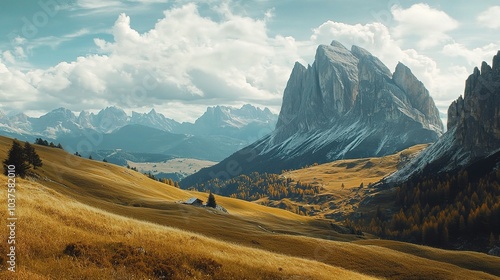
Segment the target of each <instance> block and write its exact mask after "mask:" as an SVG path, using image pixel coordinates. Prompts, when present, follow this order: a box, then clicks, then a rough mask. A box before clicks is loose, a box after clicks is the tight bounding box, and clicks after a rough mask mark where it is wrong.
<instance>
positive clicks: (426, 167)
mask: <svg viewBox="0 0 500 280" xmlns="http://www.w3.org/2000/svg"><path fill="white" fill-rule="evenodd" d="M492 65H493V66H492V67H490V66H489V65H488V64H487V63H486V62H483V63H482V65H481V70H479V69H478V68H477V67H476V68H475V69H474V71H473V73H472V74H471V75H470V76H469V77H468V79H467V81H466V83H465V90H464V96H463V97H462V96H460V97H459V98H458V99H457V100H456V101H454V102H453V103H452V104H451V105H450V107H449V109H448V131H447V132H446V133H445V134H444V135H443V136H442V137H441V138H440V139H439V140H438V141H437V142H436V143H434V144H432V145H431V146H430V147H429V148H428V149H426V150H425V151H424V152H422V154H420V155H419V156H418V157H417V158H416V159H415V160H414V161H412V162H411V163H410V164H409V165H408V166H406V167H405V168H404V169H402V170H400V171H399V172H397V173H396V174H394V175H393V176H391V177H389V178H388V179H387V183H391V184H394V183H398V182H404V181H405V180H407V179H408V178H410V177H417V176H421V175H427V174H433V173H441V172H445V171H458V170H459V169H462V168H464V167H466V166H468V165H469V164H471V163H472V162H474V161H475V160H478V159H482V158H484V157H486V156H488V155H491V154H493V153H495V152H496V151H498V150H499V149H500V51H499V52H498V53H497V55H495V56H494V58H493V64H492Z"/></svg>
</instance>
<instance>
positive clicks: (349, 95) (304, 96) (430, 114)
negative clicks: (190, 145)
mask: <svg viewBox="0 0 500 280" xmlns="http://www.w3.org/2000/svg"><path fill="white" fill-rule="evenodd" d="M442 131H443V124H442V122H441V120H440V118H439V112H438V110H437V108H436V106H435V104H434V101H433V100H432V98H431V96H430V95H429V92H428V91H427V89H425V87H424V85H423V84H422V83H421V82H420V81H419V80H418V79H417V78H416V77H415V76H414V75H413V74H412V73H411V71H410V69H409V68H408V67H406V66H405V65H403V64H402V63H399V64H398V65H397V67H396V70H395V72H394V73H391V71H390V70H389V69H388V68H387V67H386V66H385V65H384V64H383V63H382V62H381V61H380V60H379V59H378V58H376V57H375V56H373V55H371V54H370V53H369V52H368V51H366V50H364V49H362V48H360V47H357V46H353V47H352V48H351V50H348V49H346V48H345V47H344V46H343V45H342V44H340V43H338V42H336V41H333V42H332V43H331V44H330V45H320V46H319V47H318V49H317V51H316V57H315V62H314V63H313V65H311V66H308V67H307V68H306V67H304V66H303V65H301V64H300V63H296V64H295V66H294V68H293V70H292V73H291V75H290V78H289V80H288V83H287V86H286V88H285V91H284V95H283V104H282V107H281V111H280V115H279V119H278V122H277V125H276V129H275V131H273V133H271V134H270V135H269V136H267V137H265V138H263V139H261V140H259V141H257V142H255V143H253V144H252V145H250V146H249V147H247V148H245V149H243V150H242V151H240V152H237V153H235V154H234V155H232V156H231V157H229V158H228V159H226V160H224V161H223V162H221V163H220V164H218V165H215V166H213V167H211V168H207V169H204V170H201V171H200V172H198V173H197V174H194V175H192V176H190V177H188V178H186V179H185V180H184V181H183V182H184V186H188V185H190V184H195V183H200V182H203V181H206V180H207V179H213V177H214V176H215V177H218V176H222V177H232V176H234V175H237V174H231V173H250V172H253V171H260V172H281V170H283V169H295V168H300V167H302V166H305V165H309V164H312V163H315V162H317V163H324V162H329V161H333V160H336V159H344V158H360V157H372V156H384V155H387V154H392V153H395V152H397V151H400V150H403V149H405V148H408V147H410V146H413V145H416V144H422V143H431V142H434V141H436V140H437V139H438V137H439V136H440V135H441V134H442ZM249 154H251V156H249ZM236 167H237V168H236ZM228 170H230V171H234V172H228ZM236 171H238V172H236Z"/></svg>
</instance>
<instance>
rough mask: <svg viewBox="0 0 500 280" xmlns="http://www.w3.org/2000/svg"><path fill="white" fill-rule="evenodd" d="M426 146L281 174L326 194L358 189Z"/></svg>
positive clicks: (383, 175)
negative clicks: (313, 186) (324, 191)
mask: <svg viewBox="0 0 500 280" xmlns="http://www.w3.org/2000/svg"><path fill="white" fill-rule="evenodd" d="M427 146H428V145H427V144H422V145H416V146H413V147H410V148H408V149H406V150H404V151H401V152H399V153H396V154H393V155H389V156H385V157H380V158H363V159H348V160H337V161H334V162H330V163H325V164H320V165H316V166H311V167H308V168H303V169H298V170H294V171H290V172H285V173H283V175H284V176H285V177H289V178H292V179H294V180H295V181H301V182H303V183H308V184H313V185H319V186H322V187H323V188H325V189H326V191H340V190H342V188H341V187H342V184H344V187H345V189H350V188H357V187H359V186H360V185H361V183H363V184H364V185H365V186H367V185H368V184H369V183H376V182H378V181H380V180H381V179H382V178H384V177H385V176H387V175H389V174H391V173H393V172H395V171H396V170H397V166H398V163H399V160H400V157H401V155H403V156H408V155H412V154H415V153H418V152H420V151H422V150H423V149H425V148H426V147H427Z"/></svg>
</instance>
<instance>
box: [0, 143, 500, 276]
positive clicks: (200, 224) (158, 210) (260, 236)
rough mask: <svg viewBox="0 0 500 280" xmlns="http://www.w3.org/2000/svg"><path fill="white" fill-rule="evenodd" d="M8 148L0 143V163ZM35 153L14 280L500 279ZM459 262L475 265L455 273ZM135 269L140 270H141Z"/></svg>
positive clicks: (426, 253)
mask: <svg viewBox="0 0 500 280" xmlns="http://www.w3.org/2000/svg"><path fill="white" fill-rule="evenodd" d="M11 141H12V140H11V139H8V138H4V137H0V143H1V145H0V159H2V160H3V159H4V157H5V155H6V153H7V147H9V146H10V143H11ZM36 150H37V152H38V153H39V154H40V157H41V158H42V160H43V163H44V164H43V167H41V168H38V169H37V170H36V171H35V172H34V174H33V176H32V177H30V180H22V179H20V180H19V182H18V188H19V197H20V200H21V201H24V202H23V204H22V206H21V207H20V210H19V213H20V214H19V215H20V217H22V219H23V221H24V222H26V223H29V224H32V225H35V226H34V227H31V228H30V229H29V231H30V233H29V234H27V232H26V230H28V229H27V228H25V227H21V228H20V232H19V239H20V240H23V245H20V246H19V259H20V262H19V263H20V267H19V275H22V277H24V278H30V279H33V278H38V279H49V278H46V277H48V276H49V275H50V277H54V278H60V277H61V276H62V275H65V276H71V275H73V276H74V277H82V276H84V275H86V277H91V278H92V277H94V276H96V275H109V276H106V277H109V279H115V278H122V277H129V276H130V275H132V274H137V275H142V276H139V277H159V276H161V275H164V274H165V273H167V274H168V275H170V276H171V278H172V279H181V278H182V277H185V275H186V273H187V274H189V275H192V276H193V277H194V275H197V276H196V277H199V278H200V279H205V278H206V279H212V278H217V277H221V278H224V279H241V278H245V277H248V276H249V274H247V273H251V275H252V276H251V277H250V278H252V279H275V278H276V279H282V278H285V279H288V278H293V277H306V278H307V277H310V278H313V279H332V277H333V279H346V278H348V279H370V277H375V278H378V277H381V278H386V279H407V278H409V277H420V278H434V277H436V278H442V277H447V278H454V279H471V278H481V279H494V278H495V277H494V276H493V275H498V273H500V272H498V271H496V270H495V269H496V268H497V267H500V260H499V259H498V258H495V257H491V256H487V255H484V254H478V253H472V252H471V253H467V252H460V253H455V252H451V251H450V252H447V253H446V254H448V255H447V256H449V257H450V258H443V257H440V256H442V253H440V251H436V250H437V249H433V248H430V247H424V246H417V247H410V246H414V245H409V244H408V245H406V243H399V242H395V241H381V240H378V239H376V238H375V239H374V236H371V235H369V234H365V235H354V234H349V233H348V232H349V231H348V230H347V229H346V228H344V227H343V226H342V225H339V224H335V223H333V224H332V221H331V220H325V219H318V218H311V217H306V216H299V215H296V214H293V213H291V212H289V211H285V210H280V209H276V208H269V207H265V206H261V205H258V204H255V203H251V202H245V201H242V200H238V199H233V198H226V197H222V196H216V199H217V203H218V204H220V205H222V206H223V207H224V208H226V209H227V210H228V212H229V214H221V213H217V212H213V211H208V210H207V209H203V208H199V207H194V206H189V205H183V204H180V203H179V202H180V201H185V200H186V199H188V198H190V197H198V198H200V199H202V200H206V197H207V194H206V193H199V192H189V191H184V190H180V189H177V188H174V187H173V186H169V185H166V184H163V183H160V182H157V181H154V180H151V179H149V178H147V177H146V176H144V175H142V174H140V173H139V172H136V171H132V170H129V169H126V168H124V167H119V166H116V165H113V164H109V163H103V162H99V161H94V160H89V159H84V158H80V157H76V156H74V155H71V154H68V153H66V152H65V151H62V150H60V149H54V148H50V147H43V146H38V145H36ZM1 178H4V179H5V178H6V177H5V176H3V175H2V176H1ZM2 195H5V191H4V190H2ZM1 213H3V214H2V215H3V216H4V218H5V215H6V213H5V211H2V212H1ZM360 240H366V241H369V240H371V243H366V244H365V243H362V242H361V243H360ZM41 244H43V245H41ZM0 246H4V245H3V244H2V245H0ZM407 246H408V247H407ZM186 247H189V248H190V249H187V248H186ZM3 248H4V247H2V250H4V249H3ZM138 248H139V249H138ZM202 248H203V249H202ZM411 248H418V250H414V249H411ZM138 250H139V251H138ZM116 252H122V253H120V254H122V256H123V258H124V259H123V262H125V263H127V264H128V265H127V266H125V267H120V266H116V261H113V260H116ZM141 252H142V253H141ZM176 252H177V253H176ZM402 252H404V253H402ZM454 254H460V257H458V256H459V255H457V257H453V256H454ZM464 254H465V255H464ZM256 255H258V256H259V257H257V258H255V257H252V256H256ZM236 256H238V257H236ZM464 257H466V258H468V259H470V260H477V262H474V263H475V264H474V265H465V266H464V267H458V266H457V265H458V264H460V262H461V260H462V259H463V258H464ZM151 258H154V259H155V260H157V261H153V260H152V259H151ZM163 259H164V260H167V259H168V261H162V260H163ZM260 260H265V263H262V262H261V261H260ZM141 263H144V264H145V265H146V267H147V269H140V267H141V266H140V264H141ZM47 264H49V265H47ZM179 267H182V269H183V270H182V271H180V270H178V269H179ZM306 267H307V269H306ZM70 268H71V269H70ZM244 268H246V269H244ZM2 273H3V274H2ZM5 273H6V272H0V275H4V276H5V275H6V274H5ZM182 275H184V276H182ZM101 279H102V278H101Z"/></svg>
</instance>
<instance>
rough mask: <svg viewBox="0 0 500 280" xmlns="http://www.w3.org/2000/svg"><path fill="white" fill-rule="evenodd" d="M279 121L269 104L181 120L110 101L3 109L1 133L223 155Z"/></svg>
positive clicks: (93, 148)
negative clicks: (31, 110)
mask: <svg viewBox="0 0 500 280" xmlns="http://www.w3.org/2000/svg"><path fill="white" fill-rule="evenodd" d="M276 121H277V115H275V114H273V113H272V112H271V111H270V110H269V109H267V108H265V109H260V108H256V107H254V106H252V105H249V104H247V105H244V106H242V107H241V108H232V107H226V106H216V107H209V108H208V109H207V111H206V112H205V113H204V114H203V115H202V116H201V117H200V118H199V119H197V120H196V121H195V122H194V123H188V122H184V123H179V122H177V121H175V120H173V119H170V118H167V117H165V116H164V115H162V114H160V113H157V112H156V111H155V110H154V109H152V110H151V111H150V112H149V113H137V112H132V115H131V116H128V115H127V114H126V113H125V111H123V110H122V109H120V108H117V107H108V108H105V109H103V110H101V111H99V112H98V113H97V114H94V113H89V112H87V111H82V112H80V114H79V115H78V116H76V115H75V114H74V113H73V112H72V111H70V110H68V109H65V108H58V109H55V110H53V111H51V112H49V113H47V114H45V115H43V116H41V117H39V118H32V117H28V116H26V115H25V114H22V113H21V114H17V115H15V116H5V115H2V114H0V134H3V135H6V136H10V137H16V138H18V139H22V140H30V141H32V140H34V139H35V138H36V137H43V138H47V139H49V140H51V141H55V142H60V143H61V144H62V145H63V146H64V147H65V148H66V149H68V150H69V151H75V152H76V151H78V152H79V153H81V154H84V155H87V154H90V153H91V152H97V151H99V150H113V149H122V150H126V151H128V152H136V153H137V152H140V153H145V152H147V153H154V154H164V155H172V156H180V157H193V158H198V159H206V160H212V161H220V160H222V159H224V158H225V157H227V156H229V155H230V154H232V153H233V152H235V151H237V150H238V149H241V148H242V147H244V146H246V145H248V144H250V143H252V142H253V141H255V140H257V138H258V137H261V136H264V135H266V134H268V133H269V132H271V131H272V130H273V129H274V126H275V124H276ZM89 137H90V138H92V137H94V138H95V139H99V141H98V142H99V143H96V141H90V142H92V143H90V144H88V143H86V142H85V141H87V142H89V139H87V138H89ZM82 141H83V142H82ZM141 141H142V143H144V141H145V142H147V143H148V145H144V144H140V143H141ZM82 148H84V151H83V153H82ZM100 154H102V153H100ZM121 163H122V164H123V162H121Z"/></svg>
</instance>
